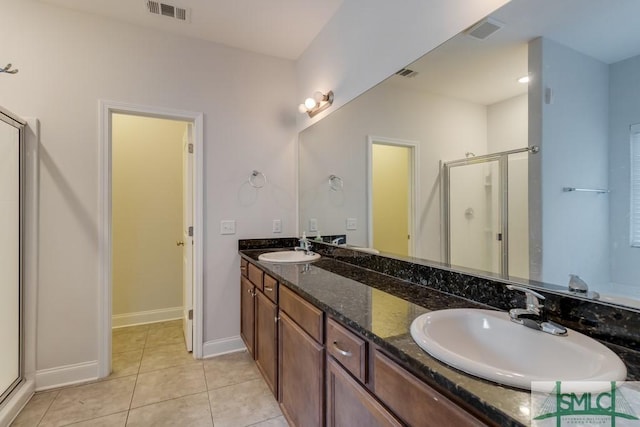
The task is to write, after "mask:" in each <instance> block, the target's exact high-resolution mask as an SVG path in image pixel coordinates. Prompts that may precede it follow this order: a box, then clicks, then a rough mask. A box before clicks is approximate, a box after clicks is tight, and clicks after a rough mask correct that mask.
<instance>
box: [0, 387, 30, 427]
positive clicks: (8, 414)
mask: <svg viewBox="0 0 640 427" xmlns="http://www.w3.org/2000/svg"><path fill="white" fill-rule="evenodd" d="M34 390H35V387H34V381H33V379H30V380H27V381H25V382H24V383H23V384H22V385H20V386H19V387H18V389H17V390H15V391H14V392H13V394H12V395H11V397H10V398H9V400H8V401H7V402H5V405H4V406H2V408H0V426H8V425H9V424H11V422H12V421H13V420H14V419H15V418H16V417H17V416H18V414H19V413H20V411H21V410H22V408H24V406H25V405H26V404H27V402H29V399H31V396H33V392H34Z"/></svg>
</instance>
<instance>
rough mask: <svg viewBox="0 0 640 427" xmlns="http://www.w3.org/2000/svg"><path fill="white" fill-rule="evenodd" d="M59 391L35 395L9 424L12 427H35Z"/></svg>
mask: <svg viewBox="0 0 640 427" xmlns="http://www.w3.org/2000/svg"><path fill="white" fill-rule="evenodd" d="M58 393H59V391H53V392H45V393H36V394H34V395H33V397H32V398H31V400H29V402H28V403H27V405H26V406H25V407H24V409H22V411H21V412H20V414H19V415H18V416H17V417H16V419H15V420H14V421H13V423H12V424H11V426H12V427H32V426H33V427H35V426H37V425H38V423H39V422H40V420H41V419H42V417H43V416H44V414H45V412H47V409H49V406H51V402H53V399H55V398H56V396H57V395H58Z"/></svg>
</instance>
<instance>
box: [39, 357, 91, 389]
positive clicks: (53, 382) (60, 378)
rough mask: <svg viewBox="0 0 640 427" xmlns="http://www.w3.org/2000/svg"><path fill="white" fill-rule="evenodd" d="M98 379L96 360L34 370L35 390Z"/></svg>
mask: <svg viewBox="0 0 640 427" xmlns="http://www.w3.org/2000/svg"><path fill="white" fill-rule="evenodd" d="M96 379H98V361H97V360H93V361H91V362H83V363H76V364H75V365H66V366H59V367H57V368H50V369H42V370H39V371H36V391H42V390H48V389H51V388H58V387H62V386H66V385H72V384H78V383H83V382H87V381H93V380H96Z"/></svg>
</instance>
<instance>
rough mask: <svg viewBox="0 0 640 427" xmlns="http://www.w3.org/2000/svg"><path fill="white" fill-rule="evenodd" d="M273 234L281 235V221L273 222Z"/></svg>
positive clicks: (275, 220)
mask: <svg viewBox="0 0 640 427" xmlns="http://www.w3.org/2000/svg"><path fill="white" fill-rule="evenodd" d="M273 232H274V233H282V221H281V220H279V219H274V220H273Z"/></svg>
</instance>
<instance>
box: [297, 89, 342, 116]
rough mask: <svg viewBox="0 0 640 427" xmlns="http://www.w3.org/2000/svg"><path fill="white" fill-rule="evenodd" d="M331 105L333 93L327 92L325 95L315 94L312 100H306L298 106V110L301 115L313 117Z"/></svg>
mask: <svg viewBox="0 0 640 427" xmlns="http://www.w3.org/2000/svg"><path fill="white" fill-rule="evenodd" d="M331 104H333V91H331V90H330V91H329V92H327V93H326V94H324V93H322V92H315V93H314V94H313V98H307V99H305V100H304V103H302V104H300V105H299V106H298V110H299V111H300V112H301V113H307V114H308V115H309V117H313V116H315V115H316V114H318V113H319V112H321V111H324V110H326V109H327V108H329V107H330V106H331Z"/></svg>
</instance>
